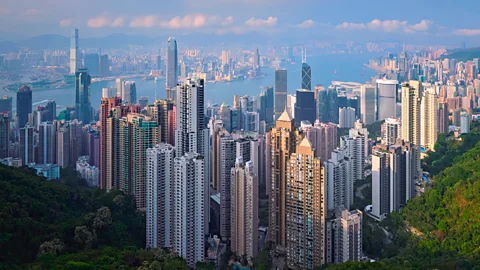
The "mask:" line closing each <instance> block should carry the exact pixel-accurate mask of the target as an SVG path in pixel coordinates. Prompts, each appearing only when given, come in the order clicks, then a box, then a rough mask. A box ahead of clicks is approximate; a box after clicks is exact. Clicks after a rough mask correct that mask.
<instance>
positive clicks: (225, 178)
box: [217, 135, 236, 240]
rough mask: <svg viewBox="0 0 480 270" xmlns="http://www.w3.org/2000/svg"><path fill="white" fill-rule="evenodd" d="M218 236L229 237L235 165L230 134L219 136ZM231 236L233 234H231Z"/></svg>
mask: <svg viewBox="0 0 480 270" xmlns="http://www.w3.org/2000/svg"><path fill="white" fill-rule="evenodd" d="M219 146H220V147H219V148H220V149H218V150H219V151H220V155H219V158H220V159H219V163H217V164H218V165H220V168H219V169H220V175H219V176H220V236H221V237H222V239H223V240H228V239H230V236H231V233H230V231H231V230H230V227H231V223H230V213H231V210H230V208H231V196H232V194H231V191H230V188H231V186H230V183H231V170H232V168H234V167H235V153H236V151H235V141H234V140H233V138H232V137H231V136H230V135H226V136H222V137H220V145H219ZM232 236H233V235H232Z"/></svg>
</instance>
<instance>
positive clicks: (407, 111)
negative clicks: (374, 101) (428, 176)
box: [401, 81, 423, 177]
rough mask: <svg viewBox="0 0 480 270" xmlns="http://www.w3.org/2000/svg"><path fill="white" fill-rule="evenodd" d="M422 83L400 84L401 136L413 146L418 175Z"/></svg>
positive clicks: (419, 168)
mask: <svg viewBox="0 0 480 270" xmlns="http://www.w3.org/2000/svg"><path fill="white" fill-rule="evenodd" d="M422 92H423V86H422V83H421V82H419V81H410V83H406V84H404V85H403V86H402V135H401V138H402V140H404V141H405V142H407V143H411V144H412V145H413V148H414V165H415V167H414V168H415V175H416V176H417V177H420V174H421V167H420V97H421V94H422Z"/></svg>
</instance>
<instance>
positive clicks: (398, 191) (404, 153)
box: [372, 139, 415, 220]
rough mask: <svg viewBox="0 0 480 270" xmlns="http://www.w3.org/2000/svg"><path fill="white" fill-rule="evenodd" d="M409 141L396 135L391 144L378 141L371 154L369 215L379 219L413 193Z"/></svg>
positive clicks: (411, 159)
mask: <svg viewBox="0 0 480 270" xmlns="http://www.w3.org/2000/svg"><path fill="white" fill-rule="evenodd" d="M412 150H413V148H412V145H411V144H409V143H404V142H403V141H402V140H400V139H398V140H397V142H396V143H395V144H394V145H390V146H387V145H377V146H376V147H375V148H374V149H373V154H372V215H373V216H374V217H375V218H376V219H378V220H382V219H383V218H385V216H386V215H387V214H388V213H390V212H392V211H398V210H400V208H402V207H404V206H405V205H406V204H407V201H408V200H410V199H412V198H413V197H414V196H415V186H414V177H415V168H414V166H413V165H414V155H413V154H414V153H413V152H412Z"/></svg>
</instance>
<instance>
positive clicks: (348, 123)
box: [338, 107, 355, 128]
mask: <svg viewBox="0 0 480 270" xmlns="http://www.w3.org/2000/svg"><path fill="white" fill-rule="evenodd" d="M354 124H355V109H354V108H351V107H343V108H338V127H339V128H353V125H354Z"/></svg>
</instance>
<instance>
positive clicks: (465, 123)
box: [460, 112, 470, 134]
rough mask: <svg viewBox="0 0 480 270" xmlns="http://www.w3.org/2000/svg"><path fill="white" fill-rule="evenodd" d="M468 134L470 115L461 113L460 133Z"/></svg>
mask: <svg viewBox="0 0 480 270" xmlns="http://www.w3.org/2000/svg"><path fill="white" fill-rule="evenodd" d="M469 132H470V114H469V113H468V112H462V113H461V114H460V133H462V134H465V133H469Z"/></svg>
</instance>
